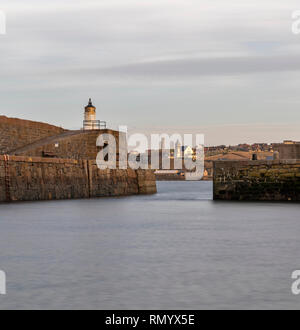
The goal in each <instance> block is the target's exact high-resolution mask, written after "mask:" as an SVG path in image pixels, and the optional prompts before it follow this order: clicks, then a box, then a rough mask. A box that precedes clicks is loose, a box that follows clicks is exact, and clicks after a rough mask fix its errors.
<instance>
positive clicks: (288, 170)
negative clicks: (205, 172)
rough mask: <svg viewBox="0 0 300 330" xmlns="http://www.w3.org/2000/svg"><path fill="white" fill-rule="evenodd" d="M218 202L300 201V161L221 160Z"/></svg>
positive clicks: (217, 172)
mask: <svg viewBox="0 0 300 330" xmlns="http://www.w3.org/2000/svg"><path fill="white" fill-rule="evenodd" d="M214 199H215V200H252V201H254V200H257V201H300V160H274V161H217V162H215V163H214Z"/></svg>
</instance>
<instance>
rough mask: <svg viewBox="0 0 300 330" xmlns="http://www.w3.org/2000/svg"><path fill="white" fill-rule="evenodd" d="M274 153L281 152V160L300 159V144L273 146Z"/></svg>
mask: <svg viewBox="0 0 300 330" xmlns="http://www.w3.org/2000/svg"><path fill="white" fill-rule="evenodd" d="M273 149H274V151H278V152H279V158H280V159H300V143H298V144H283V143H279V144H276V145H274V146H273Z"/></svg>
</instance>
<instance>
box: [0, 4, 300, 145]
mask: <svg viewBox="0 0 300 330" xmlns="http://www.w3.org/2000/svg"><path fill="white" fill-rule="evenodd" d="M0 10H2V11H3V12H4V13H5V15H6V21H7V22H6V29H7V33H6V35H0V59H1V61H0V77H1V78H0V114H1V115H6V116H8V117H18V118H23V119H30V120H35V121H43V122H48V123H52V124H54V125H58V126H63V127H65V128H69V129H79V128H81V126H82V120H83V108H84V106H85V105H86V104H87V102H88V98H89V97H91V98H92V99H93V103H94V104H95V106H96V107H97V117H98V119H100V120H104V121H107V123H108V126H109V127H111V128H117V127H118V125H127V126H128V129H129V132H139V133H147V134H150V133H158V132H160V133H168V134H173V133H181V134H183V133H194V134H196V133H198V134H205V141H206V145H217V144H227V145H229V144H237V143H254V142H268V143H270V142H280V141H282V140H284V139H294V140H300V129H299V128H300V111H299V110H300V34H299V35H295V34H293V33H292V29H291V27H292V24H293V20H292V13H293V11H295V10H300V3H299V1H298V0H297V1H295V0H285V1H282V0H226V1H224V0H94V1H93V0H1V3H0Z"/></svg>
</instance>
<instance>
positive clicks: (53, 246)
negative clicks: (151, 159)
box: [0, 182, 300, 309]
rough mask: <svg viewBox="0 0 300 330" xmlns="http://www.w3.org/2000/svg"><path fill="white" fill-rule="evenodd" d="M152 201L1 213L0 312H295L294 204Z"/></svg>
mask: <svg viewBox="0 0 300 330" xmlns="http://www.w3.org/2000/svg"><path fill="white" fill-rule="evenodd" d="M158 189H159V193H158V194H157V195H155V196H134V197H126V198H104V199H95V200H79V201H78V200H76V201H75V200H73V201H53V202H35V203H31V202H30V203H20V204H13V205H4V204H3V205H0V269H2V270H4V271H5V272H6V275H7V295H6V296H3V295H2V296H1V295H0V309H1V308H6V309H7V308H10V309H15V308H18V309H33V308H37V309H51V308H59V309H82V308H83V309H86V308H92V309H205V308H226V309H232V308H239V309H244V308H251V309H256V308H259V309H260V308H297V309H298V308H300V296H293V295H292V293H291V284H292V280H291V273H292V271H293V270H295V269H300V258H299V255H300V217H299V205H297V204H280V203H279V204H272V203H223V202H213V201H212V200H211V195H212V186H211V183H209V182H162V183H159V185H158Z"/></svg>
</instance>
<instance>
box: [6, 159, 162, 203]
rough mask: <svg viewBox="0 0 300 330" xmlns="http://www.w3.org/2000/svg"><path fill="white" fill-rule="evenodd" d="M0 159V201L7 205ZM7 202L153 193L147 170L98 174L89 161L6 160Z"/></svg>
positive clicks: (153, 181)
mask: <svg viewBox="0 0 300 330" xmlns="http://www.w3.org/2000/svg"><path fill="white" fill-rule="evenodd" d="M4 164H5V160H4V156H0V201H1V202H4V201H7V187H6V185H5V170H4ZM6 164H7V165H8V168H9V196H10V201H34V200H52V199H73V198H91V197H102V196H122V195H133V194H153V193H156V181H155V176H154V173H153V171H151V170H131V169H127V170H120V169H117V170H99V169H98V168H97V165H96V162H95V161H92V160H74V159H47V158H31V157H20V156H10V158H9V161H8V162H7V163H6Z"/></svg>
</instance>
